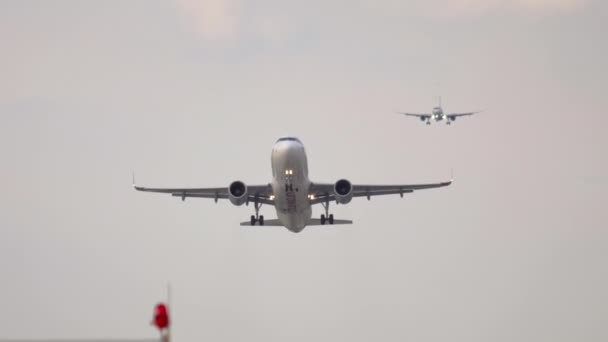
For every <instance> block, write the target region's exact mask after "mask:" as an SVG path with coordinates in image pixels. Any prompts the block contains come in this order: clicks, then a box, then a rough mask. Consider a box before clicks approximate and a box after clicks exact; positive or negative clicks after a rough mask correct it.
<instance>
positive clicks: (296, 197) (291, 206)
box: [271, 138, 312, 232]
mask: <svg viewBox="0 0 608 342" xmlns="http://www.w3.org/2000/svg"><path fill="white" fill-rule="evenodd" d="M271 162H272V175H273V180H272V183H271V185H272V190H273V193H274V201H275V202H274V203H275V209H276V212H277V218H278V219H279V221H281V223H282V224H283V225H284V226H285V227H286V228H287V229H289V230H291V231H293V232H300V231H301V230H302V229H304V227H306V224H307V223H308V221H309V220H310V219H311V217H312V208H311V205H310V199H309V198H308V194H309V188H310V180H309V179H308V162H307V159H306V151H305V150H304V145H302V143H301V142H300V141H299V140H297V139H295V138H284V139H279V141H277V143H276V144H275V145H274V146H273V148H272V155H271Z"/></svg>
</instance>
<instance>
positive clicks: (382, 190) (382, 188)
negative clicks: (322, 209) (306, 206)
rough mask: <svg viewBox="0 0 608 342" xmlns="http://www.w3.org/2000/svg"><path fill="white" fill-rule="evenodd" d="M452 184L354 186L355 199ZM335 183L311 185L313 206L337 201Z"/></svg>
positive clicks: (450, 182) (448, 182)
mask: <svg viewBox="0 0 608 342" xmlns="http://www.w3.org/2000/svg"><path fill="white" fill-rule="evenodd" d="M450 184H452V180H450V181H447V182H440V183H426V184H403V185H358V184H353V185H352V194H353V197H367V199H368V200H369V199H370V198H371V197H372V196H381V195H396V194H399V195H401V196H402V197H403V194H405V193H410V192H414V191H416V190H423V189H432V188H440V187H444V186H448V185H450ZM334 185H335V184H333V183H322V184H321V183H313V184H312V185H311V189H310V194H311V198H312V199H311V201H310V203H311V204H318V203H325V202H328V201H334V200H336V196H335V193H334Z"/></svg>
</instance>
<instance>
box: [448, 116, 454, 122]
mask: <svg viewBox="0 0 608 342" xmlns="http://www.w3.org/2000/svg"><path fill="white" fill-rule="evenodd" d="M448 120H450V121H454V120H456V117H455V116H448Z"/></svg>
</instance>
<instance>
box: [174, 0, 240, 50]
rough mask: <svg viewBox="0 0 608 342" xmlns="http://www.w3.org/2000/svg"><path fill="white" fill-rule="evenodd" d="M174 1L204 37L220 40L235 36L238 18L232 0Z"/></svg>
mask: <svg viewBox="0 0 608 342" xmlns="http://www.w3.org/2000/svg"><path fill="white" fill-rule="evenodd" d="M176 3H177V6H178V8H179V9H180V10H181V11H182V12H183V13H184V15H186V16H188V17H189V20H191V22H192V24H193V25H194V26H193V27H194V29H195V30H196V31H197V33H199V34H201V35H202V36H203V37H204V38H206V39H208V40H215V41H222V40H230V39H233V38H235V37H236V35H237V31H238V18H237V13H236V8H235V3H234V1H233V0H176Z"/></svg>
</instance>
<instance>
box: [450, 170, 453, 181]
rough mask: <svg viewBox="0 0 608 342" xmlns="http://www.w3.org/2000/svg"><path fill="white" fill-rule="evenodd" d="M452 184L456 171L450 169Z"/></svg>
mask: <svg viewBox="0 0 608 342" xmlns="http://www.w3.org/2000/svg"><path fill="white" fill-rule="evenodd" d="M450 183H454V169H453V168H452V169H450Z"/></svg>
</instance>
